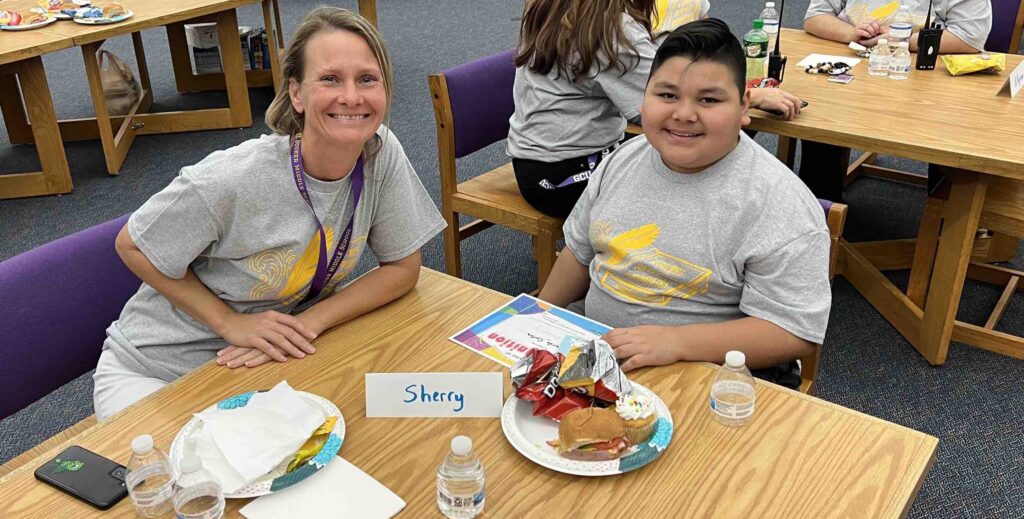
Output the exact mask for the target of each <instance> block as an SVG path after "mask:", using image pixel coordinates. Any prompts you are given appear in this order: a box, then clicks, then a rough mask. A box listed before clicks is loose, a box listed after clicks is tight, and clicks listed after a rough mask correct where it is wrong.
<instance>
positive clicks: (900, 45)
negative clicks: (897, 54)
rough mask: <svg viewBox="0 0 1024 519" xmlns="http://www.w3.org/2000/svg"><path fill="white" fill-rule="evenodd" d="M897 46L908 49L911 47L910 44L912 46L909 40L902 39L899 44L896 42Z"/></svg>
mask: <svg viewBox="0 0 1024 519" xmlns="http://www.w3.org/2000/svg"><path fill="white" fill-rule="evenodd" d="M896 46H897V47H899V48H901V49H906V48H907V47H909V46H910V44H909V43H907V42H905V41H901V42H899V43H898V44H896Z"/></svg>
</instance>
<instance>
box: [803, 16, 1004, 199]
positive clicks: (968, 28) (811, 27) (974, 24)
mask: <svg viewBox="0 0 1024 519" xmlns="http://www.w3.org/2000/svg"><path fill="white" fill-rule="evenodd" d="M899 5H900V2H899V1H892V2H889V1H886V0H811V3H810V5H809V6H808V7H807V14H806V15H805V16H804V30H805V31H807V32H808V33H809V34H813V35H815V36H817V37H819V38H824V39H827V40H833V41H838V42H840V43H849V42H851V41H856V42H858V43H860V44H862V45H865V46H868V47H872V46H874V45H875V44H876V43H877V42H878V40H879V39H880V38H883V37H886V36H887V34H888V32H889V22H890V21H891V18H892V15H893V14H894V13H895V12H896V9H897V8H898V7H899ZM903 5H906V6H907V7H908V8H909V9H910V11H911V13H913V16H914V21H915V24H914V33H913V35H912V36H911V37H910V42H909V43H910V45H909V46H910V50H911V52H916V51H917V34H918V31H919V30H920V29H921V26H922V25H924V20H925V17H926V15H927V14H928V13H927V11H928V0H904V1H903ZM932 19H933V20H935V21H938V22H942V23H943V24H944V25H945V30H944V31H943V33H942V43H941V45H940V47H939V52H940V53H942V54H960V53H975V52H979V51H981V50H984V46H985V40H987V39H988V33H989V31H990V30H991V29H992V5H991V4H990V3H989V0H950V1H948V2H942V1H939V2H935V3H934V12H933V13H932ZM878 95H884V91H880V92H879V93H878ZM845 151H846V150H845V149H844V148H842V147H840V146H833V145H831V144H822V143H818V142H810V141H803V144H802V145H801V161H800V178H801V179H803V181H804V182H805V183H806V184H807V186H808V187H810V188H811V191H813V192H814V194H815V195H817V196H818V198H825V199H828V200H833V201H837V202H838V201H842V200H843V178H844V177H845V176H846V170H847V168H848V167H849V163H848V161H847V159H848V158H849V156H848V155H847V154H846V153H844V152H845Z"/></svg>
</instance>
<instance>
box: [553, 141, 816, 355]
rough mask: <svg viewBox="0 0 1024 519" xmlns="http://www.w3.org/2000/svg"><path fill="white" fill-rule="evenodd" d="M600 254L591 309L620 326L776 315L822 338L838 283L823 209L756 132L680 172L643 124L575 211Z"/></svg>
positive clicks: (586, 246) (589, 246)
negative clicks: (831, 270) (708, 162)
mask: <svg viewBox="0 0 1024 519" xmlns="http://www.w3.org/2000/svg"><path fill="white" fill-rule="evenodd" d="M564 231H565V243H566V246H567V247H568V249H569V250H570V251H572V253H573V254H574V255H575V257H576V259H577V260H578V261H579V262H580V263H582V264H584V265H588V266H589V271H590V280H591V283H590V290H589V292H588V293H587V299H586V315H587V317H590V318H592V319H595V320H597V321H599V322H603V323H605V324H607V325H609V326H612V327H624V326H638V325H643V324H659V325H684V324H692V323H710V322H720V321H727V320H733V319H738V318H741V317H744V316H752V317H758V318H761V319H764V320H767V321H770V322H772V323H774V324H776V325H778V326H780V327H781V328H783V329H785V330H786V331H788V332H790V333H792V334H793V335H796V336H797V337H800V338H802V339H805V340H808V341H810V342H813V343H816V344H821V342H822V341H823V340H824V338H825V328H826V327H827V325H828V314H829V308H830V307H831V301H832V291H831V286H830V284H829V279H828V263H829V262H828V256H829V242H830V240H829V234H828V228H827V227H826V225H825V217H824V212H823V211H822V208H821V205H820V204H819V203H818V201H817V200H816V199H815V198H814V195H812V194H811V192H810V191H809V190H808V189H807V187H806V186H804V185H803V183H801V182H800V179H799V178H797V176H796V175H794V174H793V172H791V171H789V170H788V169H787V168H786V167H785V166H784V165H782V163H780V162H779V161H778V160H776V159H775V157H773V156H772V155H771V154H770V153H768V152H767V151H765V150H764V149H763V148H761V147H760V146H759V145H757V143H755V142H754V141H753V140H751V139H750V138H749V137H747V136H746V134H743V133H741V134H740V140H739V144H738V145H737V146H736V148H735V149H734V150H733V151H732V152H730V153H729V154H728V155H726V156H725V157H724V158H722V160H720V161H719V162H717V163H715V164H714V165H712V166H711V167H709V168H707V169H705V170H704V171H701V172H699V173H694V174H682V173H676V172H674V171H672V170H670V169H669V168H668V167H667V166H665V164H664V162H662V160H661V156H660V155H659V154H658V152H657V150H655V149H654V147H652V146H651V145H650V144H649V143H648V142H647V139H646V138H645V137H643V136H640V137H637V138H635V139H632V140H630V141H628V142H627V143H625V144H623V145H622V146H621V147H620V148H619V149H617V150H616V151H615V153H613V154H611V155H610V156H609V157H608V158H607V159H605V160H604V161H603V162H602V163H601V165H600V166H599V167H598V169H597V171H596V172H595V174H594V175H593V176H592V177H591V179H590V183H589V184H588V185H587V189H586V191H585V192H584V193H583V196H582V197H581V198H580V200H579V202H578V203H577V204H576V207H575V209H573V212H572V214H570V215H569V218H568V219H567V220H566V222H565V226H564Z"/></svg>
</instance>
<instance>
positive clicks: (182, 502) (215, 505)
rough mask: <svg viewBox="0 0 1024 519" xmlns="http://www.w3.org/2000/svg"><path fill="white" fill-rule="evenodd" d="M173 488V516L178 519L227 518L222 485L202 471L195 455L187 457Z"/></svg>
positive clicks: (205, 471)
mask: <svg viewBox="0 0 1024 519" xmlns="http://www.w3.org/2000/svg"><path fill="white" fill-rule="evenodd" d="M178 469H179V470H178V472H180V474H179V475H178V481H177V482H175V484H174V513H176V514H178V519H219V518H220V517H221V516H223V515H224V493H223V492H222V491H221V488H220V482H219V481H217V478H216V477H214V475H213V474H210V472H209V471H208V470H206V469H204V468H203V462H202V461H201V460H200V459H199V456H196V455H195V454H186V455H185V457H184V458H182V459H181V464H180V465H178Z"/></svg>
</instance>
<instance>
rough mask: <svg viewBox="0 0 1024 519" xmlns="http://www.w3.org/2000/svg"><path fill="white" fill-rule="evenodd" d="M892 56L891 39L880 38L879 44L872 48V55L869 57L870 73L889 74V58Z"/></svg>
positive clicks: (875, 74) (873, 74)
mask: <svg viewBox="0 0 1024 519" xmlns="http://www.w3.org/2000/svg"><path fill="white" fill-rule="evenodd" d="M891 58H892V54H891V53H890V52H889V41H888V40H886V39H885V38H882V39H880V40H878V45H875V48H873V49H871V57H869V58H868V74H871V75H872V76H888V75H889V60H890V59H891Z"/></svg>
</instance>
